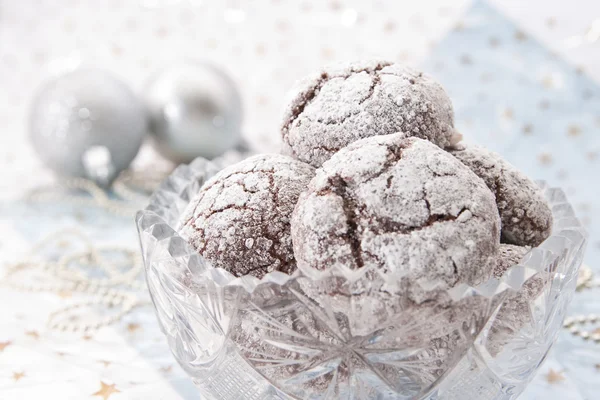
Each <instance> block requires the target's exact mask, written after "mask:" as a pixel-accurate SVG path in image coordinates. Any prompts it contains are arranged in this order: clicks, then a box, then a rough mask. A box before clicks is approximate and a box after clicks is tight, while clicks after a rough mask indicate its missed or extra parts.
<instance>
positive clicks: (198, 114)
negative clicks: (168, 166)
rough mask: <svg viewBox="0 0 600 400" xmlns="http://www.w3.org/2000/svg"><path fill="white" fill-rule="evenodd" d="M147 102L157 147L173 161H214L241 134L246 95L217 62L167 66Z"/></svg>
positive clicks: (153, 82) (151, 84)
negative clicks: (215, 63)
mask: <svg viewBox="0 0 600 400" xmlns="http://www.w3.org/2000/svg"><path fill="white" fill-rule="evenodd" d="M145 100H146V105H147V109H148V112H149V115H150V131H151V133H152V134H153V136H154V139H155V144H156V148H157V150H158V151H159V152H160V153H161V154H162V155H163V156H165V157H167V158H168V159H170V160H172V161H175V162H179V163H186V162H190V161H191V160H193V159H194V158H196V157H198V156H202V157H205V158H208V159H212V158H215V157H218V156H220V155H221V154H223V153H224V152H226V151H227V150H230V149H232V148H233V147H235V146H236V145H237V144H238V142H239V140H240V138H241V134H240V130H241V123H242V102H241V99H240V95H239V93H238V91H237V89H236V87H235V85H234V83H233V81H232V80H231V79H230V78H229V77H228V76H227V75H225V73H224V72H222V71H221V70H219V69H218V68H216V67H215V66H213V65H211V64H208V63H204V62H197V63H193V62H187V63H184V64H180V65H175V66H171V67H169V68H167V69H165V70H163V71H162V72H160V73H159V74H158V75H156V76H155V77H154V78H153V79H151V80H150V82H149V83H148V85H147V88H146V92H145Z"/></svg>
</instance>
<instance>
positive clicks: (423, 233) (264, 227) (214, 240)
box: [180, 61, 552, 303]
mask: <svg viewBox="0 0 600 400" xmlns="http://www.w3.org/2000/svg"><path fill="white" fill-rule="evenodd" d="M453 120H454V116H453V110H452V103H451V101H450V99H449V98H448V96H447V94H446V92H445V91H444V89H443V88H442V87H441V85H440V84H439V83H437V82H436V81H434V80H433V79H432V78H431V77H429V76H428V75H426V74H423V73H421V72H418V71H415V70H413V69H411V68H407V67H405V66H402V65H398V64H392V63H388V62H380V61H372V62H364V63H354V64H350V65H344V66H337V67H331V68H327V69H325V70H323V71H320V72H319V73H317V74H315V75H313V76H311V77H309V78H307V79H305V80H303V81H301V82H300V83H299V85H298V87H297V89H296V90H295V91H294V92H293V96H292V98H291V101H290V102H289V104H288V105H287V107H286V111H285V114H284V118H283V123H282V125H281V135H282V138H283V142H284V146H285V151H284V154H261V155H256V156H253V157H250V158H247V159H245V160H243V161H241V162H239V163H237V164H234V165H232V166H229V167H227V168H225V169H223V170H222V171H221V172H220V173H218V174H217V175H216V176H214V177H213V178H212V179H211V180H210V181H208V182H207V183H206V184H205V185H204V186H203V187H202V188H201V190H200V192H199V193H198V194H197V196H196V198H195V199H193V200H192V202H191V203H190V205H189V207H188V209H187V210H186V212H185V213H184V215H183V216H182V219H181V221H180V232H181V233H182V235H183V236H184V237H185V238H187V239H188V241H189V242H190V244H191V245H192V246H193V247H194V248H195V249H196V250H197V251H198V252H199V253H200V254H201V255H202V256H204V258H205V259H206V260H208V261H209V262H210V263H211V264H212V265H213V266H215V267H218V268H223V269H225V270H227V271H229V272H230V273H231V274H233V275H234V276H237V277H241V276H244V275H252V276H255V277H257V278H262V277H264V276H265V275H266V274H267V273H269V272H272V271H281V272H284V273H287V274H290V275H291V274H293V273H294V271H295V270H296V269H300V270H301V271H302V273H303V274H304V275H306V276H309V277H313V278H318V277H319V276H323V275H324V274H331V273H334V272H335V271H343V272H345V273H352V272H353V271H356V272H357V273H360V271H361V270H362V271H367V270H377V271H379V273H382V274H387V275H389V277H391V278H392V280H395V281H397V283H398V288H399V290H400V289H401V290H402V291H403V293H405V294H406V295H407V296H408V297H409V298H410V299H411V301H415V302H417V303H420V302H423V301H426V300H428V299H429V297H430V295H429V293H430V292H432V290H433V289H436V290H440V289H441V290H444V289H449V288H452V287H454V286H456V285H458V284H460V283H465V284H468V285H477V284H479V283H481V282H483V281H485V280H487V279H489V278H490V277H492V276H494V275H496V276H498V277H501V276H502V273H503V272H504V271H505V270H506V269H507V268H508V266H510V265H512V264H513V263H515V262H517V261H518V260H519V259H520V257H521V256H522V255H524V254H525V253H526V252H527V251H528V250H529V248H530V247H531V246H537V245H539V244H540V243H541V242H542V241H544V240H545V239H546V238H547V237H548V236H549V235H550V232H551V228H552V213H551V210H550V208H549V207H548V204H547V203H546V201H545V200H544V198H543V196H542V194H541V192H540V190H539V188H538V187H537V186H536V184H535V183H533V182H532V181H531V180H530V179H529V178H528V177H527V176H525V175H524V174H522V173H521V172H519V171H518V170H517V169H516V168H514V167H513V166H512V165H510V164H509V163H507V162H506V161H504V160H503V159H502V158H501V157H500V156H499V155H497V154H495V153H492V152H490V151H488V150H486V149H484V148H481V147H476V146H466V145H463V144H461V143H460V140H461V135H460V134H459V133H458V132H457V131H456V130H455V129H454V121H453Z"/></svg>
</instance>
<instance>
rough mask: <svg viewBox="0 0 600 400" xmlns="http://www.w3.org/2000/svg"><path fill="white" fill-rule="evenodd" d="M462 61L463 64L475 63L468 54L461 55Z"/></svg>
mask: <svg viewBox="0 0 600 400" xmlns="http://www.w3.org/2000/svg"><path fill="white" fill-rule="evenodd" d="M460 63H461V64H462V65H471V64H473V60H472V59H471V57H470V56H469V55H468V54H463V55H462V56H460Z"/></svg>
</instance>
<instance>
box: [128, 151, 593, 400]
mask: <svg viewBox="0 0 600 400" xmlns="http://www.w3.org/2000/svg"><path fill="white" fill-rule="evenodd" d="M216 172H217V168H216V167H215V166H214V165H213V164H211V163H210V162H208V161H206V160H203V159H197V160H196V161H194V162H193V163H192V164H190V165H184V166H180V167H179V168H177V169H176V170H175V171H174V172H173V174H172V175H171V176H170V177H169V178H168V179H167V180H166V181H165V182H163V183H162V185H161V186H160V188H159V189H158V190H157V191H156V192H155V193H154V195H153V196H152V197H151V199H150V203H149V205H148V207H147V208H146V209H145V210H142V211H139V212H138V214H137V216H136V222H137V227H138V231H139V236H140V243H141V250H142V255H143V259H144V264H145V269H146V278H147V283H148V288H149V290H150V294H151V296H152V300H153V303H154V307H155V309H156V314H157V316H158V320H159V323H160V326H161V328H162V331H163V332H164V333H165V335H166V337H167V340H168V342H169V345H170V348H171V350H172V352H173V354H174V356H175V358H176V359H177V361H178V362H179V364H180V365H181V366H182V367H183V369H184V370H185V371H186V372H187V373H188V374H189V375H190V377H191V378H192V379H193V381H194V383H195V384H196V386H197V387H198V390H199V391H200V393H201V395H202V396H203V397H202V398H207V399H227V400H237V399H239V400H267V399H281V400H283V399H286V400H288V399H311V400H322V399H323V400H324V399H357V400H359V399H360V400H362V399H382V400H383V399H456V400H468V399H473V400H487V399H514V398H516V397H517V396H518V395H519V394H520V393H521V392H522V391H523V390H524V388H525V387H526V385H527V384H528V382H529V381H530V380H531V379H532V377H533V375H534V374H535V372H536V371H537V369H538V368H539V366H540V364H541V363H542V362H543V361H544V358H545V357H546V354H547V353H548V351H549V349H550V347H551V346H552V344H553V342H554V340H555V339H556V336H557V334H558V332H559V330H560V329H561V326H562V322H563V319H564V316H565V312H566V309H567V307H568V305H569V302H570V300H571V297H572V295H573V292H574V290H575V285H576V278H577V272H578V268H579V266H580V264H581V261H582V256H583V251H584V247H585V242H586V240H585V234H584V231H583V229H582V227H581V225H580V224H579V222H578V220H577V218H575V216H574V213H573V209H572V207H571V205H570V204H569V203H568V202H567V200H566V198H565V195H564V193H563V192H562V191H561V190H560V189H556V188H549V187H547V186H546V185H544V184H543V183H540V185H541V187H542V188H543V191H544V194H545V196H546V199H547V200H548V202H549V203H550V205H551V207H552V211H553V214H554V228H553V234H552V236H551V237H550V238H548V239H547V240H546V241H545V242H544V243H542V245H540V246H539V247H537V248H534V249H532V250H531V251H530V252H529V253H528V254H527V255H526V256H525V257H524V258H523V259H522V260H521V262H520V263H519V264H518V265H514V266H513V267H511V268H510V269H509V270H508V271H507V272H506V273H505V274H504V275H503V276H502V278H501V279H496V278H492V279H490V280H489V281H487V282H485V283H483V284H481V285H479V286H477V287H470V286H466V285H459V286H457V287H454V288H452V289H451V290H447V291H446V290H437V291H436V290H434V291H432V296H433V297H434V299H433V300H434V301H428V302H423V303H420V304H416V303H414V302H411V301H410V300H409V299H407V298H405V297H404V296H402V295H401V294H399V293H394V290H392V289H390V287H393V285H391V282H388V280H389V278H388V277H386V275H384V274H382V273H380V272H378V271H374V270H371V271H362V272H361V273H354V274H352V275H350V274H348V271H334V272H332V273H331V274H329V275H327V276H322V277H318V278H315V277H312V278H311V277H308V276H306V275H303V274H302V272H301V271H296V272H295V273H294V275H292V276H289V275H286V274H283V273H281V272H277V271H276V272H271V273H269V274H267V275H266V276H265V277H264V278H262V279H261V280H258V279H257V278H255V277H251V276H245V277H241V278H236V277H234V276H233V275H231V274H230V273H229V272H227V271H225V270H223V269H219V268H213V267H212V266H210V265H209V264H208V263H207V262H206V261H205V260H204V259H203V258H202V257H201V256H200V255H199V254H198V253H197V252H196V251H195V250H194V249H193V248H191V247H190V246H189V245H188V243H187V242H186V241H185V240H184V239H183V238H182V237H180V236H179V235H178V233H177V231H176V229H175V228H176V226H177V222H178V219H179V216H180V215H181V213H182V212H183V211H184V209H185V208H186V206H187V204H188V203H189V201H190V199H191V198H192V197H193V196H194V195H195V194H196V193H197V191H198V190H199V188H200V187H201V186H202V184H203V183H204V182H205V181H206V179H208V178H209V177H211V176H212V175H214V174H215V173H216Z"/></svg>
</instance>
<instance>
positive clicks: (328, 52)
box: [321, 47, 333, 59]
mask: <svg viewBox="0 0 600 400" xmlns="http://www.w3.org/2000/svg"><path fill="white" fill-rule="evenodd" d="M321 57H323V58H325V59H330V58H332V57H333V50H332V49H331V48H330V47H324V48H322V49H321Z"/></svg>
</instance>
